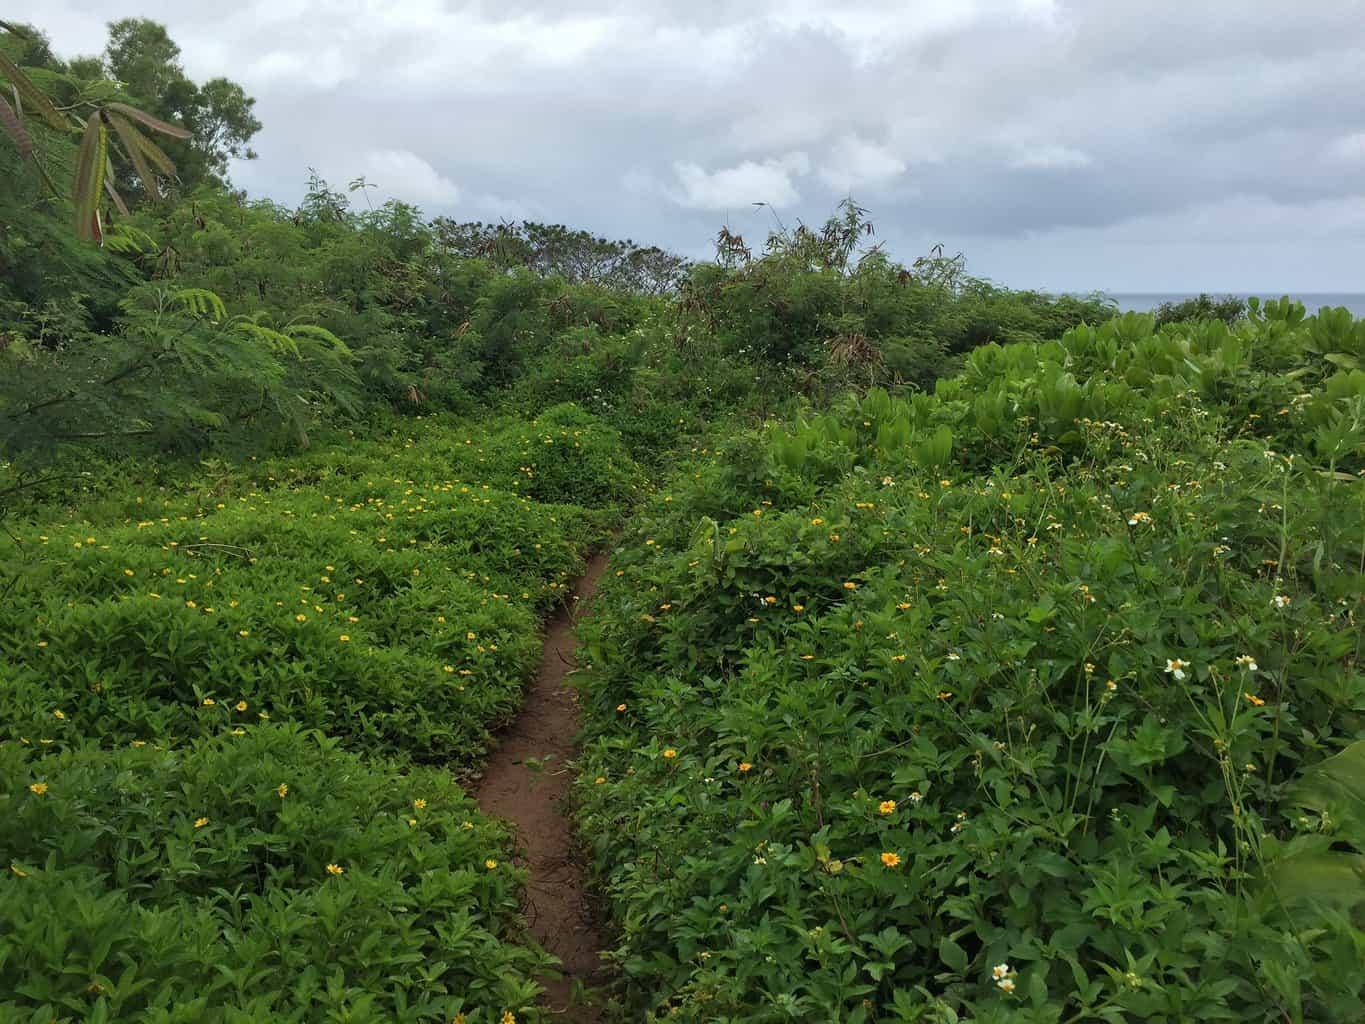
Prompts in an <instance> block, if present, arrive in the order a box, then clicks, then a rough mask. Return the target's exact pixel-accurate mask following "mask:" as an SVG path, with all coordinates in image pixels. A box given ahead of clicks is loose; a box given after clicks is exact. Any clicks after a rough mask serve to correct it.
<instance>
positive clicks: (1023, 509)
mask: <svg viewBox="0 0 1365 1024" xmlns="http://www.w3.org/2000/svg"><path fill="white" fill-rule="evenodd" d="M1363 338H1365V327H1362V325H1361V324H1359V323H1357V322H1354V321H1352V320H1351V318H1350V316H1349V315H1348V314H1346V313H1345V311H1326V312H1324V313H1323V314H1321V315H1320V316H1318V317H1316V318H1306V317H1305V315H1304V310H1303V309H1302V307H1299V306H1295V305H1293V304H1290V303H1287V302H1286V303H1275V304H1272V305H1270V306H1269V307H1267V308H1256V309H1253V311H1252V316H1251V319H1250V320H1249V321H1244V322H1241V323H1239V324H1238V325H1237V326H1236V327H1234V328H1229V327H1228V326H1227V325H1226V324H1225V323H1223V322H1221V321H1210V322H1202V323H1199V324H1197V325H1183V326H1181V325H1176V326H1169V327H1166V328H1164V329H1163V330H1161V331H1160V332H1157V331H1155V329H1154V318H1152V317H1144V316H1136V315H1130V316H1126V317H1123V318H1121V319H1118V320H1114V321H1111V322H1109V323H1107V324H1105V325H1103V326H1101V327H1098V328H1091V327H1081V328H1076V329H1074V330H1072V331H1070V332H1069V333H1068V334H1066V335H1065V337H1064V338H1062V339H1061V340H1060V341H1059V342H1053V343H1046V344H1043V345H1017V346H1005V347H996V346H988V347H986V348H983V349H980V350H977V351H976V352H974V353H973V354H971V355H970V356H968V358H967V360H966V364H965V367H964V371H963V373H962V374H961V375H960V376H959V377H957V378H955V379H952V380H946V381H941V382H940V383H939V385H938V387H937V389H936V392H935V394H933V395H932V396H931V395H918V396H914V397H912V398H909V399H900V398H893V397H891V396H888V395H887V394H885V393H881V392H871V393H869V394H867V395H866V396H865V397H862V398H861V399H856V398H852V397H850V398H846V399H845V400H844V401H843V402H842V403H841V404H840V405H839V406H838V407H836V408H835V409H834V410H832V411H830V412H827V413H822V414H812V415H808V416H806V417H804V418H800V419H796V420H783V421H775V422H773V423H771V424H770V425H769V426H767V427H766V428H764V429H761V430H758V431H756V432H754V433H751V434H745V435H743V436H740V437H737V438H736V439H734V441H733V442H732V443H730V444H728V445H723V446H722V447H721V450H720V451H719V452H717V453H715V454H714V455H713V456H711V457H709V458H705V459H700V460H698V461H696V462H695V463H694V464H693V465H692V466H691V467H690V471H688V472H686V473H684V474H682V475H680V476H679V477H677V478H676V479H674V480H673V481H671V482H670V483H669V484H668V485H667V486H666V488H665V492H664V493H663V494H662V495H660V496H659V497H658V498H657V499H656V501H655V502H654V503H653V505H652V508H651V510H650V512H649V513H648V514H646V515H644V516H642V517H641V519H640V520H639V525H638V528H636V529H633V530H632V532H631V533H630V534H629V538H630V540H629V543H628V544H626V545H625V546H624V550H622V551H621V552H620V553H619V554H618V555H617V557H616V558H615V560H614V562H613V570H614V571H613V572H610V573H609V574H608V584H607V586H606V588H605V589H604V592H603V597H602V599H601V604H600V605H599V609H598V613H597V615H596V616H595V618H594V619H593V620H592V621H591V622H590V623H589V624H588V625H586V626H585V627H584V638H585V644H586V649H587V651H588V653H589V657H590V658H591V660H592V662H593V668H592V670H591V671H590V673H589V674H588V675H587V677H586V678H585V683H584V686H585V692H586V695H587V697H588V701H589V707H590V708H591V716H590V721H591V725H590V732H591V734H592V739H591V741H590V742H589V744H588V746H587V749H586V752H585V761H584V766H583V774H582V777H581V780H580V783H581V784H580V798H581V802H582V810H581V816H580V823H581V829H582V836H583V841H584V842H585V843H586V844H589V846H590V847H591V848H592V850H593V852H594V855H595V858H596V862H597V866H598V871H599V878H600V884H601V887H602V890H603V892H604V894H605V896H606V898H607V899H608V900H609V901H610V903H611V905H612V908H613V911H614V915H615V917H616V920H617V921H618V922H619V925H620V933H619V945H618V948H617V950H616V956H617V958H618V960H619V962H620V964H621V967H622V971H623V979H624V980H623V983H622V984H623V998H624V1000H625V1002H626V1004H627V1005H628V1006H629V1007H630V1012H631V1013H632V1014H633V1015H634V1019H669V1020H689V1021H778V1020H816V1019H818V1020H849V1021H859V1020H868V1021H870V1020H921V1021H954V1020H974V1021H1005V1020H1009V1021H1021V1020H1027V1021H1049V1022H1052V1021H1080V1020H1108V1021H1114V1022H1119V1021H1129V1020H1144V1021H1172V1022H1174V1021H1193V1020H1239V1021H1271V1020H1275V1021H1280V1020H1296V1021H1299V1020H1343V1021H1344V1020H1350V1019H1354V1017H1355V1015H1356V1014H1357V1012H1358V1009H1359V1006H1360V1000H1361V997H1362V988H1365V971H1363V970H1362V969H1361V966H1360V963H1361V961H1360V950H1361V948H1362V945H1361V944H1362V940H1365V931H1362V929H1361V919H1360V916H1359V915H1360V912H1361V905H1362V900H1365V888H1362V886H1361V884H1360V881H1359V874H1358V872H1359V867H1360V865H1361V864H1362V863H1365V861H1362V859H1361V858H1362V855H1365V831H1362V829H1361V824H1362V817H1361V810H1362V807H1361V804H1360V802H1359V791H1358V789H1352V788H1351V787H1352V786H1353V785H1358V780H1359V778H1360V777H1361V776H1360V774H1359V772H1360V770H1361V768H1362V758H1365V746H1362V744H1361V743H1360V740H1361V739H1362V738H1363V735H1365V734H1363V733H1362V729H1363V728H1365V719H1362V717H1361V716H1362V712H1365V674H1363V673H1362V671H1361V667H1360V664H1359V657H1360V647H1361V641H1362V631H1361V628H1360V614H1361V609H1360V601H1361V596H1362V586H1361V584H1362V560H1363V559H1365V533H1363V532H1362V526H1361V524H1362V522H1365V492H1363V491H1362V487H1361V484H1360V476H1359V474H1360V472H1361V470H1362V468H1365V460H1363V458H1362V456H1365V447H1362V442H1365V376H1362V374H1361V373H1360V371H1359V370H1356V369H1346V368H1343V367H1349V366H1352V365H1358V360H1359V359H1360V357H1361V355H1362V353H1363V352H1365V349H1362V339H1363ZM1352 780H1354V782H1353V781H1352Z"/></svg>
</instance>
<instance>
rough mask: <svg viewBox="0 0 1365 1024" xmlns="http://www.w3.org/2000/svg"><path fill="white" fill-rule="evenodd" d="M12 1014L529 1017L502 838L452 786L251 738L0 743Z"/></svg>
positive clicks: (4, 989) (259, 735)
mask: <svg viewBox="0 0 1365 1024" xmlns="http://www.w3.org/2000/svg"><path fill="white" fill-rule="evenodd" d="M0 811H3V813H0V866H2V867H3V873H2V874H0V919H3V920H4V922H5V928H4V930H3V932H0V1014H3V1015H4V1016H5V1018H6V1019H10V1020H40V1019H41V1020H44V1021H72V1022H75V1021H91V1020H144V1021H164V1022H170V1021H185V1022H189V1021H213V1022H216V1021H222V1022H240V1024H245V1022H247V1021H259V1020H267V1019H268V1020H290V1021H318V1022H321V1021H334V1020H338V1019H345V1020H350V1021H376V1022H377V1021H393V1020H402V1021H441V1022H445V1021H449V1020H451V1019H452V1018H454V1017H455V1016H456V1015H457V1014H461V1013H463V1014H464V1015H465V1019H466V1020H468V1021H471V1022H474V1021H480V1022H485V1024H492V1022H494V1021H496V1020H498V1019H499V1018H500V1017H501V1015H502V1014H503V1013H504V1012H505V1011H508V1010H511V1011H513V1012H521V1011H523V1010H524V1009H525V1008H527V1007H528V1006H529V1005H531V1004H532V1003H533V1002H534V998H535V993H536V991H537V987H536V985H535V983H534V982H533V981H532V980H531V978H532V976H533V975H534V973H535V972H536V971H537V970H538V969H539V968H541V967H542V966H543V960H542V957H540V956H539V955H538V954H537V953H535V952H534V951H532V950H531V949H530V948H528V947H527V946H525V945H522V944H520V943H519V942H517V941H516V940H517V939H519V937H520V935H519V929H520V923H519V916H518V911H519V906H520V898H519V885H520V883H521V877H520V874H519V872H517V871H516V870H515V869H513V868H511V867H510V865H509V864H508V854H509V853H510V837H509V836H508V835H507V833H506V830H505V828H504V827H503V826H501V825H499V824H496V823H493V822H490V821H488V820H487V819H485V818H483V817H482V816H481V815H480V814H479V813H478V811H477V809H476V808H475V807H474V805H473V802H472V801H471V800H470V799H469V798H468V797H467V796H465V794H464V793H463V792H461V791H460V789H459V788H458V787H457V786H456V785H455V784H454V783H453V782H452V780H451V776H450V775H449V774H448V773H446V772H443V771H438V770H426V769H417V770H413V771H410V772H407V773H404V774H399V773H398V772H396V771H394V770H393V769H392V768H388V767H385V766H383V764H382V763H376V762H374V761H372V760H370V761H367V760H361V759H360V758H357V757H355V756H354V755H351V754H347V753H344V752H342V751H341V750H339V749H338V747H337V744H336V742H335V741H333V740H328V739H324V738H322V737H321V736H320V735H318V734H316V733H309V732H303V731H300V730H298V729H296V728H292V727H284V726H276V725H253V726H251V727H249V728H248V729H247V730H246V731H245V733H244V734H243V735H241V736H235V735H227V734H222V735H220V736H218V737H215V738H209V739H204V740H201V741H198V742H196V743H194V744H191V745H189V746H186V747H183V748H181V747H177V748H172V749H166V748H163V747H158V746H155V745H150V744H148V745H143V744H142V743H141V742H140V741H139V742H138V743H135V744H134V745H133V746H131V747H129V746H127V745H126V744H125V745H124V746H123V747H122V748H121V749H118V750H113V751H110V750H100V749H96V748H93V747H90V746H86V745H74V746H71V747H68V748H66V749H63V750H62V751H61V752H60V753H58V754H51V753H49V752H47V751H45V750H43V749H42V748H41V747H38V746H37V745H34V744H20V743H0Z"/></svg>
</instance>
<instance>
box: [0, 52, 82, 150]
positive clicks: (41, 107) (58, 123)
mask: <svg viewBox="0 0 1365 1024" xmlns="http://www.w3.org/2000/svg"><path fill="white" fill-rule="evenodd" d="M0 74H3V75H4V76H5V77H6V78H8V79H9V80H10V81H11V82H12V83H14V88H15V90H16V91H17V92H18V94H19V97H20V99H22V100H23V101H24V102H25V103H27V104H28V105H29V106H31V107H32V108H33V109H34V110H36V111H38V113H39V114H41V115H42V116H43V120H44V121H46V122H47V123H48V124H49V125H51V126H52V127H53V128H55V129H57V131H59V132H64V131H68V130H70V128H71V122H70V121H68V120H67V119H66V116H65V115H64V114H63V113H62V112H61V111H60V110H58V109H57V108H56V107H54V106H53V105H52V101H51V100H50V99H48V98H47V93H45V92H43V90H41V89H39V88H38V87H37V86H36V85H34V84H33V81H32V79H30V78H29V77H28V75H26V74H24V72H23V71H22V70H20V68H19V65H17V64H15V63H14V61H12V60H10V59H9V58H8V57H6V56H5V55H4V54H3V53H0Z"/></svg>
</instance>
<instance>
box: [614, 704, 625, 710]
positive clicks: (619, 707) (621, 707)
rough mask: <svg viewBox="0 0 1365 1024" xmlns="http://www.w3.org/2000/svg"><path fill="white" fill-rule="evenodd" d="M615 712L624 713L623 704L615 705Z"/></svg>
mask: <svg viewBox="0 0 1365 1024" xmlns="http://www.w3.org/2000/svg"><path fill="white" fill-rule="evenodd" d="M616 710H617V711H624V710H626V706H625V705H624V704H617V705H616Z"/></svg>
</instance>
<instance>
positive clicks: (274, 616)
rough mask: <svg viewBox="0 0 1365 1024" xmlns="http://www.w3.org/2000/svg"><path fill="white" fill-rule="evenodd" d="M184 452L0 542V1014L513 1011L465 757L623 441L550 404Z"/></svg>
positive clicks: (491, 832)
mask: <svg viewBox="0 0 1365 1024" xmlns="http://www.w3.org/2000/svg"><path fill="white" fill-rule="evenodd" d="M547 453H549V454H548V455H547ZM541 465H545V466H546V467H547V472H546V473H545V474H543V476H542V475H541V474H539V473H537V468H538V467H539V466H541ZM195 468H196V469H197V472H191V471H190V468H189V467H183V468H182V469H181V470H180V471H179V472H178V473H177V472H176V471H174V470H173V469H172V470H170V471H166V467H164V466H158V465H157V464H150V465H149V464H141V463H136V462H133V463H126V464H124V465H122V466H121V467H120V466H119V465H118V464H111V465H109V466H107V467H105V472H104V473H103V474H102V475H101V476H100V477H99V478H97V479H92V480H91V481H89V482H87V494H86V498H87V499H88V500H86V501H85V502H82V503H81V504H79V505H74V506H72V505H69V504H66V503H65V502H63V501H61V500H58V499H57V498H55V497H54V498H52V500H50V501H48V502H46V503H37V504H35V505H32V506H30V507H28V508H27V509H26V513H25V515H26V518H19V517H15V518H14V519H12V520H11V521H10V522H9V523H8V524H7V525H8V527H9V532H8V534H7V535H6V536H5V537H4V538H3V539H2V540H0V545H2V546H3V564H4V566H5V569H6V574H7V575H6V580H5V588H6V601H5V602H4V611H3V612H0V665H2V666H3V668H0V688H2V689H3V692H4V696H5V699H4V701H3V705H2V707H0V736H2V737H3V738H2V739H0V780H3V781H2V782H0V806H2V807H3V808H4V812H5V813H4V815H3V817H4V819H5V826H4V827H3V828H0V862H3V864H4V866H5V872H6V874H5V878H4V879H3V881H0V890H2V891H0V907H2V908H3V909H2V910H0V914H3V919H4V920H5V921H6V922H8V927H7V928H6V935H5V941H4V945H3V947H0V948H3V955H0V1007H3V1008H4V1009H5V1011H6V1012H8V1013H13V1014H18V1015H20V1016H19V1017H16V1019H27V1017H28V1016H29V1015H36V1016H34V1019H43V1020H53V1019H57V1020H91V1019H108V1020H114V1019H139V1020H167V1021H169V1020H221V1021H246V1020H259V1019H262V1017H263V1016H265V1017H269V1018H270V1019H272V1020H275V1019H278V1020H300V1021H309V1020H335V1019H346V1020H356V1021H360V1020H376V1021H378V1020H412V1021H421V1020H428V1021H436V1020H440V1021H448V1020H451V1019H456V1018H457V1017H459V1018H462V1019H465V1020H467V1021H471V1022H472V1021H490V1022H491V1021H494V1020H499V1019H501V1018H502V1015H503V1014H508V1013H510V1014H512V1015H513V1016H515V1015H516V1014H518V1013H521V1014H526V1013H527V1012H532V1013H533V1012H534V1010H533V1007H534V1003H535V997H536V993H537V991H538V985H537V984H536V982H535V981H534V980H533V978H534V976H535V975H536V974H537V973H538V972H540V971H541V970H543V969H544V968H545V967H546V965H547V960H546V958H545V956H544V955H543V954H541V953H539V952H537V951H536V949H535V947H534V944H532V943H530V942H529V941H527V940H526V939H525V938H524V935H523V931H522V929H523V923H522V921H521V919H520V906H521V898H520V892H521V888H520V887H521V884H522V877H521V874H520V873H519V872H518V871H516V870H515V869H512V868H511V867H510V863H511V854H512V844H511V837H510V836H509V835H508V834H507V831H506V829H505V828H504V827H503V826H501V825H499V824H497V823H495V822H492V821H489V820H488V819H486V818H484V817H482V816H481V815H480V814H479V813H478V811H477V809H476V808H475V807H474V805H473V803H472V801H471V800H470V799H469V798H468V797H467V796H466V795H465V794H464V793H463V791H462V790H461V788H460V786H459V784H458V782H457V779H458V778H460V777H461V776H463V775H465V774H467V773H469V772H470V771H472V770H474V769H475V768H477V765H478V763H479V761H480V760H481V756H482V753H483V751H484V750H485V748H486V746H487V744H488V742H489V738H490V732H491V730H492V729H494V728H496V727H497V725H498V724H499V723H501V722H504V721H506V720H507V719H508V718H509V717H510V716H511V715H512V714H513V713H514V712H515V710H516V709H517V707H518V706H519V704H520V699H521V692H522V688H523V686H524V685H525V682H526V680H527V678H528V677H529V675H530V673H531V671H532V670H533V668H534V666H535V665H536V664H538V661H539V651H540V643H539V630H538V627H539V622H540V619H541V617H542V616H543V615H544V614H545V613H546V612H547V611H549V610H550V609H551V608H553V607H555V606H556V605H557V604H558V603H560V602H561V601H562V600H563V597H564V595H565V592H566V589H567V587H568V586H569V584H570V583H571V581H572V579H573V578H574V577H575V576H576V575H577V574H578V571H579V569H580V567H581V565H582V562H583V558H584V555H585V553H586V552H587V551H588V550H589V549H590V548H591V547H592V546H593V545H594V544H596V543H598V542H599V541H600V540H601V538H602V537H603V536H604V535H605V533H606V531H607V529H608V528H609V527H610V525H611V523H612V522H613V520H614V517H615V516H616V515H618V514H619V507H620V503H621V502H622V501H624V500H625V499H626V498H627V497H628V496H629V495H630V494H631V493H632V491H633V489H634V488H636V487H637V486H638V483H639V482H638V471H636V470H634V468H633V466H632V464H631V461H630V459H629V457H628V456H626V455H625V454H624V452H622V451H621V450H620V441H619V438H617V436H616V435H615V433H614V432H613V431H611V430H610V429H609V428H605V427H604V426H602V424H600V423H599V422H598V421H596V420H595V419H594V418H593V417H591V416H589V415H587V414H584V413H581V412H578V411H576V410H574V409H572V408H558V409H554V410H549V411H548V412H547V414H546V415H545V417H544V418H542V419H537V420H512V419H510V418H503V419H494V420H488V421H486V422H483V423H472V422H467V421H462V420H458V419H441V418H435V419H425V420H422V421H417V422H408V423H405V424H402V426H401V428H399V429H395V430H391V431H389V432H387V434H384V433H380V434H377V435H375V436H372V437H369V438H366V439H353V440H352V441H351V442H350V443H349V444H347V445H344V446H342V445H336V446H331V447H326V448H322V449H320V450H316V451H314V452H311V453H308V454H306V455H302V456H293V457H277V458H268V459H261V460H258V461H250V460H248V461H247V463H246V464H245V465H239V466H235V467H224V466H223V465H222V464H216V463H209V464H207V465H204V466H200V467H195ZM543 479H548V481H549V482H550V484H551V485H552V486H551V487H550V488H549V489H548V490H552V491H553V494H554V496H555V497H556V498H558V499H560V500H558V501H544V502H541V501H537V500H535V499H534V498H533V497H528V496H527V493H531V494H537V495H538V494H541V493H545V492H547V488H545V487H544V486H543V485H541V484H540V481H541V480H543ZM488 480H492V481H494V482H493V483H489V482H481V481H488ZM519 492H521V493H519ZM576 501H581V502H583V503H584V504H576V503H574V502H576Z"/></svg>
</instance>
